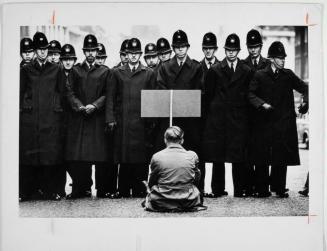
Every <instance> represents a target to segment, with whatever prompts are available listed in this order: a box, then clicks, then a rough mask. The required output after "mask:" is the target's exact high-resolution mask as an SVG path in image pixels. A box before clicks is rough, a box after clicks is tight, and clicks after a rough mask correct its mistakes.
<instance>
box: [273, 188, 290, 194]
mask: <svg viewBox="0 0 327 251" xmlns="http://www.w3.org/2000/svg"><path fill="white" fill-rule="evenodd" d="M270 191H271V192H274V193H276V191H277V190H276V189H275V188H274V187H271V188H270ZM288 191H289V189H288V188H285V189H284V190H283V192H284V193H287V192H288Z"/></svg>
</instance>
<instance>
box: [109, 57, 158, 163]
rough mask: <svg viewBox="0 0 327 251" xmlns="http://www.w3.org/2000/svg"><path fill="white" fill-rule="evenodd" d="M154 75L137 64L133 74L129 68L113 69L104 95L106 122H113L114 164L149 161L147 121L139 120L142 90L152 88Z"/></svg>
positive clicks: (151, 71)
mask: <svg viewBox="0 0 327 251" xmlns="http://www.w3.org/2000/svg"><path fill="white" fill-rule="evenodd" d="M154 84H155V74H154V72H153V70H152V69H149V68H147V67H145V66H144V65H142V64H141V63H140V64H139V66H138V68H137V69H136V70H135V72H132V71H131V69H130V67H129V65H128V64H126V65H123V66H120V67H118V68H116V69H114V71H113V74H112V77H111V78H110V85H109V88H108V92H107V103H106V122H107V123H111V122H116V123H117V126H116V128H115V131H114V161H115V162H116V163H124V164H137V163H139V164H141V163H147V162H148V161H149V156H148V155H149V154H148V151H149V149H148V148H147V142H148V139H147V137H146V136H147V134H148V129H149V128H148V126H149V125H148V122H149V121H148V120H147V119H144V118H141V91H142V90H145V89H153V88H154Z"/></svg>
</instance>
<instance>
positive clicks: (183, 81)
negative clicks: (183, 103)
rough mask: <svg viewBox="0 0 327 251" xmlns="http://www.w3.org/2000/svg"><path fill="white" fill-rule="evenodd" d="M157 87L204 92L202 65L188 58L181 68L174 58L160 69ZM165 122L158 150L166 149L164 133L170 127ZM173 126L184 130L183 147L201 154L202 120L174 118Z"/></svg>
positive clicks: (164, 63)
mask: <svg viewBox="0 0 327 251" xmlns="http://www.w3.org/2000/svg"><path fill="white" fill-rule="evenodd" d="M157 85H158V87H159V88H162V89H168V90H169V89H173V90H197V89H198V90H202V85H203V72H202V67H201V64H200V63H199V62H197V61H196V60H192V59H190V58H189V57H188V56H187V58H186V60H185V62H184V64H183V66H182V67H180V66H179V65H178V63H177V59H176V56H174V57H173V58H172V59H170V60H169V61H166V62H163V63H162V64H161V66H160V67H159V69H158V75H157ZM165 122H166V123H165V124H162V125H161V127H162V128H161V132H160V134H159V135H158V136H157V139H158V140H157V143H156V148H157V149H158V150H159V148H161V149H163V148H164V141H163V133H164V132H165V130H166V129H167V128H168V127H169V119H167V120H166V121H165ZM173 125H175V126H179V127H180V128H182V129H183V130H184V144H183V147H184V148H185V149H187V150H192V151H195V152H196V153H197V154H199V152H200V142H201V140H200V139H201V132H200V126H201V120H200V118H173ZM158 145H159V146H160V147H158ZM200 158H201V157H200Z"/></svg>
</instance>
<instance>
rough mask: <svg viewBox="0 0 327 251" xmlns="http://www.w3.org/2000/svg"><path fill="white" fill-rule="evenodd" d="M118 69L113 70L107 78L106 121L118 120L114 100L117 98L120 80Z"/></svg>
mask: <svg viewBox="0 0 327 251" xmlns="http://www.w3.org/2000/svg"><path fill="white" fill-rule="evenodd" d="M116 71H117V70H115V69H114V70H113V71H112V72H111V74H110V75H109V76H108V78H107V83H106V123H112V122H116V121H117V120H116V118H115V113H114V106H115V104H114V101H115V100H116V98H117V93H118V92H117V90H118V88H117V87H118V80H117V76H116V75H117V74H116Z"/></svg>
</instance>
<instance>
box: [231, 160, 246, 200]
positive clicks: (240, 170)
mask: <svg viewBox="0 0 327 251" xmlns="http://www.w3.org/2000/svg"><path fill="white" fill-rule="evenodd" d="M244 173H245V170H244V163H232V176H233V186H234V195H242V194H243V190H244V182H243V180H244Z"/></svg>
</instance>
